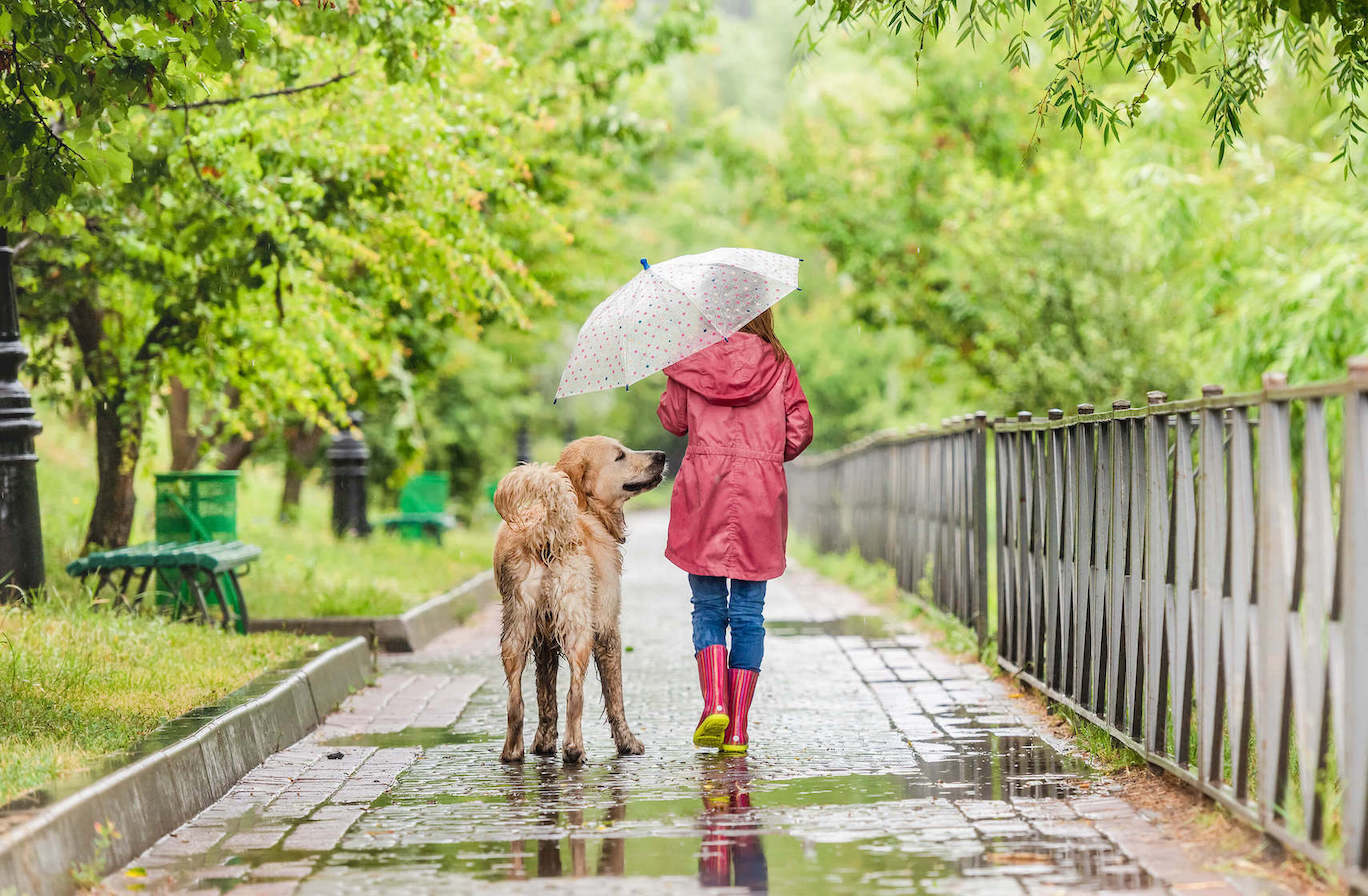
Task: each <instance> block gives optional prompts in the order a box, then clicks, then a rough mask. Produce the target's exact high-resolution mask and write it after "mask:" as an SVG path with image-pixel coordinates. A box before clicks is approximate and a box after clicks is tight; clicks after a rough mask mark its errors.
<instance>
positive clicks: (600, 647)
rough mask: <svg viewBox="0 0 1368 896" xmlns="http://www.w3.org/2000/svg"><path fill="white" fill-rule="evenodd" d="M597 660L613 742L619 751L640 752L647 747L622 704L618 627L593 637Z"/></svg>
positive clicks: (630, 754)
mask: <svg viewBox="0 0 1368 896" xmlns="http://www.w3.org/2000/svg"><path fill="white" fill-rule="evenodd" d="M594 662H595V663H596V664H597V665H598V672H599V683H600V684H601V685H603V705H604V707H605V708H606V709H607V710H608V726H609V727H610V728H611V729H612V731H613V743H614V744H616V745H617V750H618V755H620V756H637V755H640V754H641V753H644V752H645V751H646V748H645V747H644V746H643V745H642V743H641V741H640V740H639V739H638V738H637V736H636V735H635V734H633V733H632V729H630V728H628V727H627V713H626V711H625V710H624V709H623V706H622V635H621V634H619V633H618V631H617V630H616V629H613V630H612V631H606V632H600V633H599V634H598V635H597V636H595V638H594Z"/></svg>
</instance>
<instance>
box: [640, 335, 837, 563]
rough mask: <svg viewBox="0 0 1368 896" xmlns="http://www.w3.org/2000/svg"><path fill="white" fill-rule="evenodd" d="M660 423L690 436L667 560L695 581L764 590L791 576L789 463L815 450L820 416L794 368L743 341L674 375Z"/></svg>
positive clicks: (690, 361)
mask: <svg viewBox="0 0 1368 896" xmlns="http://www.w3.org/2000/svg"><path fill="white" fill-rule="evenodd" d="M665 374H666V376H668V377H669V382H668V383H667V384H666V387H665V394H664V395H662V396H661V397H660V407H659V408H657V409H656V414H657V415H658V416H659V417H660V422H661V424H662V425H663V426H664V427H665V428H666V429H668V430H669V431H670V432H672V433H674V434H675V435H677V436H682V435H685V434H686V433H687V434H688V436H689V449H688V451H687V452H686V453H685V454H684V462H683V464H681V465H680V468H679V475H678V476H677V477H676V478H675V484H674V494H673V496H672V497H671V498H670V534H669V538H668V540H667V541H666V545H665V556H666V557H667V558H668V559H669V560H670V562H671V563H673V564H674V565H675V566H678V567H679V568H680V569H682V570H684V571H685V572H691V573H694V574H695V575H704V576H726V577H728V578H732V579H749V580H751V581H762V580H766V579H774V578H778V577H779V576H780V575H781V574H782V573H783V572H784V545H785V542H786V540H787V538H788V483H787V481H786V480H785V478H784V461H789V460H793V459H794V458H795V457H797V456H798V455H799V454H801V453H802V451H803V449H804V448H806V447H807V446H808V443H809V442H811V441H812V414H811V412H810V411H808V403H807V396H806V395H804V394H803V387H802V386H801V385H799V384H798V371H796V370H795V369H794V367H793V362H792V361H784V362H782V363H781V362H779V361H777V360H775V357H774V349H772V348H770V346H769V343H767V342H765V340H763V339H761V338H760V337H759V336H756V335H754V334H752V333H737V334H735V335H734V336H732V337H731V338H730V339H729V340H728V341H726V342H719V343H717V344H716V345H713V346H709V347H708V348H705V349H704V350H703V351H701V352H698V353H696V354H693V355H690V356H689V357H687V358H685V359H684V360H683V361H680V362H679V363H677V364H671V365H670V366H669V367H666V368H665Z"/></svg>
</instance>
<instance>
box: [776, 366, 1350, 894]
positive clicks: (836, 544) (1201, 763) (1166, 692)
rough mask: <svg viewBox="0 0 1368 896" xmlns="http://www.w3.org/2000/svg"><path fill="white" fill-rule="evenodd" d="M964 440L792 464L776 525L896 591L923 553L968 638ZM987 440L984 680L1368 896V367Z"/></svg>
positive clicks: (970, 542)
mask: <svg viewBox="0 0 1368 896" xmlns="http://www.w3.org/2000/svg"><path fill="white" fill-rule="evenodd" d="M958 426H960V430H954V429H953V428H952V430H951V431H950V432H946V433H929V434H924V435H922V436H919V437H917V438H916V439H914V440H909V439H907V438H906V437H904V438H902V439H895V438H893V437H887V436H886V437H881V438H879V439H874V440H871V441H870V442H868V443H867V444H857V445H852V446H850V447H849V448H847V449H845V450H843V451H840V452H835V453H833V454H831V455H826V456H823V457H819V458H817V459H816V460H815V461H814V462H813V463H811V464H808V465H802V466H800V465H796V464H795V465H793V466H792V468H791V473H790V475H791V477H792V480H793V481H794V482H795V485H796V486H797V487H795V488H794V492H793V493H794V499H793V505H794V506H793V511H792V512H793V518H794V522H795V527H796V528H797V531H799V532H800V533H803V534H805V535H807V536H808V537H810V538H812V539H813V540H815V541H816V542H817V543H818V545H819V546H820V547H822V548H824V549H834V550H842V549H845V548H846V547H849V546H851V545H853V546H855V547H858V548H859V550H860V552H861V553H862V554H863V555H864V556H865V557H867V558H870V559H880V560H884V561H886V562H889V563H891V564H893V565H894V566H895V568H898V569H899V582H900V583H904V587H906V588H908V590H913V589H914V588H915V587H916V580H917V579H918V578H919V576H920V571H921V570H922V569H923V567H918V566H916V565H915V562H916V559H917V558H918V557H932V558H934V560H933V562H934V564H935V567H939V566H940V564H942V563H948V564H949V565H950V566H951V567H952V568H954V569H955V570H968V571H969V572H970V573H971V574H969V575H966V574H965V573H963V572H955V571H949V572H944V573H943V572H941V571H940V570H938V569H937V568H933V569H932V571H931V575H932V576H933V578H934V579H936V580H937V581H938V582H939V584H938V585H937V586H936V588H935V595H936V602H937V603H938V604H940V605H941V606H944V607H947V608H951V609H954V610H955V612H956V613H957V615H959V616H960V618H961V619H965V620H966V621H969V620H974V622H975V626H976V628H978V630H979V631H980V633H981V635H982V633H983V631H984V630H983V628H982V627H981V624H980V623H979V622H978V621H979V620H982V619H983V618H985V614H984V613H983V612H982V610H981V609H976V608H975V607H976V601H978V600H979V599H980V596H981V594H980V589H982V588H983V582H984V573H983V570H984V568H985V564H983V563H982V562H980V561H981V555H980V554H979V553H978V552H979V550H980V546H981V545H983V544H984V543H985V540H986V539H985V538H974V537H970V538H967V539H966V538H961V537H960V533H962V532H964V531H965V530H966V526H967V528H973V524H969V523H961V522H960V521H961V520H965V521H969V520H973V519H975V514H977V519H984V515H983V512H982V511H983V503H984V502H983V501H982V499H981V498H975V497H970V498H968V499H967V503H968V505H969V509H968V510H967V511H966V510H964V509H963V507H964V504H965V500H966V499H963V498H961V496H966V495H967V496H976V495H981V494H982V491H983V482H981V481H980V480H981V479H986V475H987V467H986V465H985V463H984V462H983V458H984V452H983V449H982V447H976V448H974V449H972V450H970V451H968V452H966V451H965V450H964V449H961V448H957V447H956V445H957V442H956V440H958V439H963V438H964V437H965V436H964V433H965V432H970V433H982V432H983V431H984V429H985V427H984V426H983V423H982V422H978V423H975V424H974V425H973V426H972V427H970V426H968V425H967V424H964V423H960V424H958ZM991 431H992V432H993V438H992V441H993V443H994V448H993V452H992V454H993V459H994V480H995V483H994V486H995V487H994V494H995V497H996V507H997V511H996V514H995V520H994V526H993V528H992V532H991V534H990V535H988V536H987V537H988V538H991V539H992V545H993V554H994V558H993V559H994V561H995V566H996V571H997V595H996V600H997V614H996V616H997V623H998V624H997V631H996V635H997V646H998V654H999V656H998V662H999V665H1000V666H1001V667H1002V668H1003V669H1004V670H1006V671H1007V672H1009V673H1011V674H1013V675H1015V676H1017V677H1018V678H1019V680H1021V681H1023V682H1024V683H1026V684H1029V685H1030V686H1032V687H1035V688H1036V689H1038V690H1040V691H1042V692H1043V693H1045V694H1047V695H1049V696H1050V697H1051V698H1053V699H1055V700H1057V701H1059V702H1060V703H1063V704H1066V705H1068V706H1070V707H1072V708H1073V709H1074V710H1075V711H1076V712H1078V713H1079V714H1081V715H1082V716H1084V717H1085V718H1087V719H1089V720H1090V721H1092V722H1093V723H1095V724H1097V725H1100V726H1103V727H1104V728H1106V729H1107V730H1108V731H1109V732H1110V733H1111V734H1112V735H1113V737H1115V738H1116V739H1117V740H1118V741H1120V742H1122V743H1124V744H1126V745H1127V746H1128V747H1130V748H1131V749H1133V750H1135V751H1136V752H1138V753H1140V754H1141V755H1143V756H1144V757H1145V758H1146V759H1147V760H1149V761H1150V762H1151V763H1153V764H1155V765H1158V766H1161V767H1163V768H1164V769H1166V770H1167V771H1169V772H1171V773H1173V774H1175V775H1177V776H1178V777H1180V778H1181V779H1183V780H1184V781H1187V782H1188V783H1190V784H1192V785H1194V786H1196V787H1198V788H1199V789H1201V790H1202V791H1203V792H1204V793H1206V794H1208V795H1210V796H1211V797H1212V798H1214V799H1216V800H1217V801H1219V802H1221V803H1222V804H1224V805H1225V806H1227V807H1228V808H1229V809H1231V811H1232V812H1234V813H1235V814H1236V815H1238V816H1240V817H1242V818H1244V819H1245V820H1247V821H1249V822H1251V823H1253V824H1256V825H1257V826H1259V827H1260V828H1261V829H1262V830H1264V831H1265V832H1266V833H1267V834H1268V835H1270V836H1271V837H1273V838H1275V839H1277V840H1279V841H1281V842H1282V843H1284V844H1286V845H1288V846H1290V847H1292V848H1293V849H1295V850H1297V851H1299V852H1301V853H1303V854H1304V855H1306V856H1308V857H1309V858H1311V859H1312V860H1313V861H1315V862H1317V863H1318V864H1320V865H1322V866H1324V867H1326V868H1330V869H1333V870H1335V871H1337V872H1338V873H1340V874H1342V875H1343V877H1344V878H1345V879H1346V881H1348V882H1349V884H1350V885H1351V886H1353V887H1354V888H1356V889H1357V890H1361V891H1365V892H1368V700H1365V699H1361V695H1360V697H1357V698H1356V697H1355V696H1354V695H1355V693H1358V692H1359V690H1360V689H1362V690H1363V691H1368V359H1359V360H1356V361H1355V362H1353V363H1352V364H1351V367H1350V376H1349V378H1348V379H1347V380H1345V381H1342V382H1336V383H1328V384H1318V385H1311V386H1300V387H1288V386H1287V384H1286V381H1285V378H1282V377H1280V376H1278V375H1275V374H1270V375H1269V376H1268V377H1266V378H1265V383H1264V389H1263V390H1262V391H1260V392H1257V393H1250V394H1244V395H1231V396H1227V395H1223V394H1222V393H1221V390H1220V389H1219V388H1217V387H1207V388H1206V389H1204V390H1203V397H1202V398H1199V399H1194V400H1190V401H1176V402H1170V401H1168V400H1167V397H1166V396H1164V395H1163V394H1162V393H1150V395H1149V396H1148V402H1147V404H1146V405H1145V406H1144V407H1138V408H1132V407H1131V406H1130V405H1129V404H1128V403H1127V402H1116V403H1115V404H1114V405H1113V406H1112V409H1111V410H1110V411H1106V412H1097V411H1096V410H1095V409H1094V408H1093V407H1092V406H1089V405H1080V406H1079V407H1078V409H1077V413H1076V414H1074V415H1071V416H1065V415H1064V414H1063V413H1062V412H1061V411H1058V410H1055V411H1051V412H1050V414H1049V415H1048V417H1047V419H1044V420H1037V419H1034V418H1032V416H1031V415H1030V414H1028V413H1024V412H1023V413H1022V414H1020V415H1018V417H1017V418H1016V419H1015V420H1011V421H1008V420H997V421H994V422H993V423H992V424H991ZM971 438H980V442H979V445H982V442H983V441H984V440H983V439H982V437H981V436H971ZM914 445H917V446H920V447H918V448H916V449H913V448H912V446H914ZM937 446H940V447H937ZM909 451H915V452H916V454H915V456H916V458H917V460H915V461H914V462H913V469H912V471H911V472H912V475H911V476H910V477H909V476H908V465H907V452H909ZM975 452H976V457H975V459H974V460H973V461H970V462H966V463H964V464H957V463H956V462H955V460H953V458H957V457H960V456H963V455H965V454H966V453H968V454H974V453H975ZM946 457H950V458H952V459H951V460H949V461H948V462H947V461H946V460H944V458H946ZM936 458H941V460H939V461H937V460H936ZM900 459H901V462H902V463H901V467H900V465H899V461H900ZM909 554H911V556H912V561H913V564H914V565H913V566H910V567H907V568H906V570H904V568H902V567H898V563H897V562H896V561H897V558H906V557H907V555H909ZM908 583H911V584H908ZM957 588H964V589H966V590H965V592H964V593H963V594H959V595H957V594H954V593H943V590H942V589H950V590H953V589H957ZM962 607H969V608H970V610H969V615H968V616H966V615H964V614H963V613H961V612H960V611H959V608H962Z"/></svg>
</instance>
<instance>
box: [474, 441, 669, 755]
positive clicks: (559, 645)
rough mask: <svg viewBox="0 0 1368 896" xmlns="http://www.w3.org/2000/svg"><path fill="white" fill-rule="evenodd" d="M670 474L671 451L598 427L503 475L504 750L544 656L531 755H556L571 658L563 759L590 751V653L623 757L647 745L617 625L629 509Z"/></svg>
mask: <svg viewBox="0 0 1368 896" xmlns="http://www.w3.org/2000/svg"><path fill="white" fill-rule="evenodd" d="M664 475H665V454H664V453H663V452H660V451H632V450H630V449H628V448H625V447H623V445H622V443H621V442H618V441H617V440H616V439H609V438H606V437H604V436H590V437H589V438H584V439H577V440H576V441H573V442H571V443H570V444H569V445H567V446H565V450H564V451H563V452H561V456H560V460H558V461H557V462H556V465H555V466H554V467H553V466H550V465H549V464H523V465H521V466H518V467H514V468H513V470H512V471H511V472H510V473H509V474H508V475H506V476H504V478H503V479H502V480H501V481H500V482H499V487H498V489H497V490H495V492H494V508H495V509H496V510H498V512H499V516H501V517H503V525H501V526H500V527H499V533H498V536H497V537H496V539H495V542H494V580H495V582H496V583H497V584H498V586H499V594H500V595H501V596H502V597H503V635H502V655H503V664H504V674H505V676H506V677H507V679H508V736H507V737H506V738H505V740H504V747H503V753H502V754H501V758H502V759H503V761H504V762H518V761H521V760H522V758H523V698H522V674H523V667H524V666H526V664H527V654H528V652H529V651H531V652H532V653H533V654H534V655H535V656H536V666H537V714H538V722H537V735H536V737H535V738H534V739H533V740H532V752H533V753H536V754H538V755H541V756H554V755H555V753H556V734H557V732H556V722H557V716H556V669H557V666H558V664H559V662H560V657H561V655H564V656H565V658H566V660H568V661H569V664H570V692H569V694H568V695H567V696H566V700H565V761H566V762H570V763H578V762H581V761H583V759H584V735H583V732H582V731H581V728H580V717H581V715H582V714H583V710H584V674H585V672H586V671H587V669H588V667H589V657H590V655H591V654H592V656H593V658H594V661H595V663H596V664H597V665H598V671H599V681H600V682H601V684H602V685H603V702H604V704H605V705H606V706H607V709H608V724H609V726H610V727H611V728H612V731H613V743H614V744H616V745H617V750H618V753H619V754H622V755H628V754H637V753H641V752H642V750H643V749H644V748H643V747H642V745H641V741H640V740H638V739H637V737H636V735H634V734H632V731H631V729H630V728H628V727H627V717H626V716H625V715H624V713H623V708H622V635H621V634H620V632H619V631H618V609H619V606H620V598H621V594H620V579H621V574H622V542H623V541H624V540H626V537H627V523H626V519H625V518H624V516H623V513H622V506H623V505H624V504H626V503H627V501H628V500H629V499H630V498H633V497H635V496H636V495H639V494H641V493H642V492H646V491H650V490H651V489H653V488H655V487H656V486H657V485H659V484H660V480H661V479H662V478H663V477H664Z"/></svg>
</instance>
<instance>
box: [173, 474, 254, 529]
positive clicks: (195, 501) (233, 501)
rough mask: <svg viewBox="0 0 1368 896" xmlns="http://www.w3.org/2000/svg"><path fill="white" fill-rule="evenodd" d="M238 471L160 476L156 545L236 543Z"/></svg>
mask: <svg viewBox="0 0 1368 896" xmlns="http://www.w3.org/2000/svg"><path fill="white" fill-rule="evenodd" d="M237 482H238V474H237V471H236V470H226V471H217V470H216V471H214V472H211V473H158V474H157V541H175V542H186V541H235V540H236V539H237Z"/></svg>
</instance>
